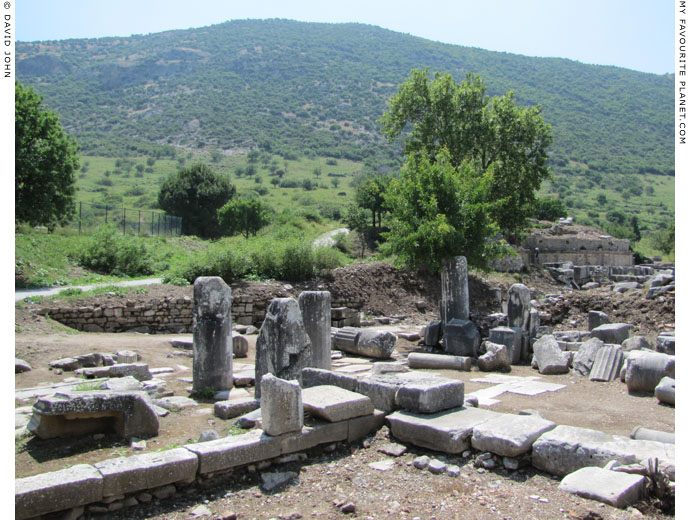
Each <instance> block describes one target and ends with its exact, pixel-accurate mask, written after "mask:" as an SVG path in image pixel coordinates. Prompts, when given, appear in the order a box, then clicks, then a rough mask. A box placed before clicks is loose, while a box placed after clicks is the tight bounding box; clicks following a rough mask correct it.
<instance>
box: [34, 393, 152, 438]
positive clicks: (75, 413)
mask: <svg viewBox="0 0 690 520" xmlns="http://www.w3.org/2000/svg"><path fill="white" fill-rule="evenodd" d="M33 411H34V413H33V415H32V416H31V420H30V421H29V424H28V426H27V428H28V430H29V431H31V432H32V433H33V434H34V435H36V436H38V437H40V438H41V439H50V438H53V437H73V436H80V435H86V434H91V433H99V432H114V433H116V434H117V435H118V436H120V437H123V438H130V437H148V436H152V435H158V416H157V415H156V412H155V411H154V409H153V405H152V403H151V400H150V398H149V396H148V395H147V394H146V393H145V392H111V391H108V390H105V391H92V392H58V393H55V394H54V395H51V396H47V397H42V398H40V399H39V400H38V401H37V402H36V404H35V405H34V408H33Z"/></svg>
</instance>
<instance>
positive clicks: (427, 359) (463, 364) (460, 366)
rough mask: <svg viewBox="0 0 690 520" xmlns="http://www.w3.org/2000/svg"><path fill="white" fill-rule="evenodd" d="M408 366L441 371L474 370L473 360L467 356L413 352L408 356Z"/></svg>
mask: <svg viewBox="0 0 690 520" xmlns="http://www.w3.org/2000/svg"><path fill="white" fill-rule="evenodd" d="M407 364H408V366H409V367H410V368H431V369H434V368H435V369H439V370H462V371H465V372H469V371H470V370H471V369H472V359H471V358H469V357H466V356H449V355H445V354H426V353H423V352H412V353H410V355H409V356H407Z"/></svg>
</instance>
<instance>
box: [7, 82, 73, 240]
mask: <svg viewBox="0 0 690 520" xmlns="http://www.w3.org/2000/svg"><path fill="white" fill-rule="evenodd" d="M14 99H15V109H14V110H15V112H14V132H15V140H14V153H15V162H14V167H15V174H14V188H15V192H14V200H15V220H16V221H18V222H27V223H29V224H31V225H32V226H36V225H45V226H48V228H50V229H52V228H54V227H55V225H57V224H61V225H64V224H66V223H67V222H69V220H70V218H71V217H72V216H73V215H74V193H75V188H74V180H75V179H74V172H75V171H77V170H78V169H79V158H78V157H77V145H76V143H75V141H74V140H73V139H72V138H70V137H69V136H68V135H67V134H66V133H65V132H64V131H63V129H62V126H61V125H60V122H59V121H58V117H57V116H56V115H55V114H54V113H53V112H51V111H50V110H48V109H46V108H44V107H43V106H42V100H41V97H40V96H39V95H38V94H37V93H36V92H35V91H34V90H33V89H32V88H31V87H24V86H23V85H22V84H21V83H19V82H18V81H17V82H15V88H14Z"/></svg>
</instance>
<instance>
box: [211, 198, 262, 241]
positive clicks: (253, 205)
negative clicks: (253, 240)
mask: <svg viewBox="0 0 690 520" xmlns="http://www.w3.org/2000/svg"><path fill="white" fill-rule="evenodd" d="M270 214H271V209H270V208H269V207H268V206H267V205H266V204H264V203H263V202H262V201H261V200H260V199H258V198H255V197H252V198H248V199H246V198H240V199H234V200H231V201H229V202H228V203H227V204H225V205H224V206H223V207H222V208H220V209H219V210H218V223H219V224H220V229H221V231H222V232H223V234H228V235H237V234H240V233H241V234H242V235H243V236H244V238H249V235H256V233H257V232H258V231H259V230H260V229H261V228H262V227H264V226H265V225H267V224H268V223H269V222H270Z"/></svg>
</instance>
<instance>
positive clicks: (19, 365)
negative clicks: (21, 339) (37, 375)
mask: <svg viewBox="0 0 690 520" xmlns="http://www.w3.org/2000/svg"><path fill="white" fill-rule="evenodd" d="M30 370H31V365H29V363H27V362H26V361H24V360H23V359H18V358H14V373H15V374H21V373H22V372H29V371H30Z"/></svg>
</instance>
